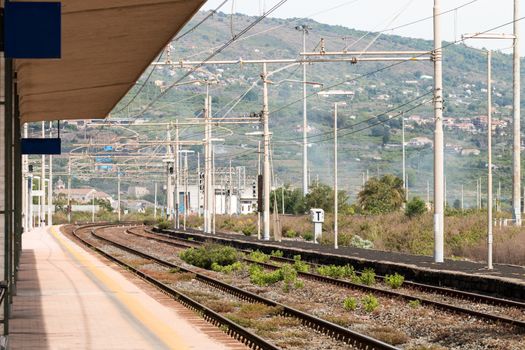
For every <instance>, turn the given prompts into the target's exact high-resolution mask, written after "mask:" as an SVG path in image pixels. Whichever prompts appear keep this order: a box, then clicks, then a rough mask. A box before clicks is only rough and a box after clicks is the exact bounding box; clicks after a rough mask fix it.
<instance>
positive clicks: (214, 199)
mask: <svg viewBox="0 0 525 350" xmlns="http://www.w3.org/2000/svg"><path fill="white" fill-rule="evenodd" d="M211 157H212V158H211V159H212V160H211V167H212V181H213V184H212V188H213V199H212V202H213V226H212V234H215V223H216V222H215V219H216V217H215V214H216V211H217V193H216V191H215V188H216V182H215V146H214V145H213V144H212V146H211Z"/></svg>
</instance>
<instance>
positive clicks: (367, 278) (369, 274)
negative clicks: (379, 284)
mask: <svg viewBox="0 0 525 350" xmlns="http://www.w3.org/2000/svg"><path fill="white" fill-rule="evenodd" d="M359 281H360V282H361V283H362V284H364V285H367V286H371V285H373V284H374V283H376V273H375V272H374V269H370V268H366V269H364V270H363V272H362V273H361V277H360V278H359Z"/></svg>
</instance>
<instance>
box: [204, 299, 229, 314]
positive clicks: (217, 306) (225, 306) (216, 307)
mask: <svg viewBox="0 0 525 350" xmlns="http://www.w3.org/2000/svg"><path fill="white" fill-rule="evenodd" d="M206 306H208V307H209V308H210V309H212V310H213V311H215V312H223V313H225V312H232V311H233V310H234V309H235V307H234V305H233V304H232V303H231V302H228V301H223V300H210V301H209V302H207V303H206Z"/></svg>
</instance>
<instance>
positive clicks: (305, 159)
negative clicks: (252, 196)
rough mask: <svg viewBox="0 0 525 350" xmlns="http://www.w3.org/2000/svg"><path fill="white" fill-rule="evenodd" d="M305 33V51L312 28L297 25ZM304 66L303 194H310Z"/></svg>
mask: <svg viewBox="0 0 525 350" xmlns="http://www.w3.org/2000/svg"><path fill="white" fill-rule="evenodd" d="M295 29H296V30H299V31H301V32H302V33H303V53H304V52H306V35H308V32H309V30H310V29H311V28H310V27H308V26H307V25H305V24H302V25H300V26H297V27H295ZM302 66H303V195H304V196H306V195H307V194H308V119H307V104H306V98H307V91H306V62H303V63H302Z"/></svg>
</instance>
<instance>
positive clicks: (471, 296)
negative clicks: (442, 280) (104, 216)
mask: <svg viewBox="0 0 525 350" xmlns="http://www.w3.org/2000/svg"><path fill="white" fill-rule="evenodd" d="M138 230H142V231H144V232H146V233H147V234H148V235H147V236H146V235H143V234H141V233H139V232H137V229H127V230H126V232H127V233H128V234H133V235H137V236H141V237H144V238H146V239H152V240H155V241H157V242H162V243H165V244H169V245H172V246H175V247H178V248H182V249H187V248H191V247H196V246H199V245H201V244H202V242H196V241H188V240H183V239H181V238H177V237H171V236H164V235H163V238H158V237H155V235H157V236H158V234H157V233H155V232H152V231H149V230H147V229H145V228H142V227H140V228H138ZM272 258H274V260H277V261H279V262H285V263H291V264H293V263H294V260H291V259H286V258H279V257H272ZM245 260H246V261H247V262H248V263H251V264H257V265H259V266H262V267H263V268H265V269H269V270H276V269H278V268H279V266H276V265H273V264H268V263H263V262H257V261H254V260H251V259H246V258H245ZM298 275H299V276H300V277H302V278H304V279H308V280H312V281H317V282H321V283H327V284H331V285H336V286H339V287H342V288H347V289H354V290H360V291H364V292H368V293H373V294H376V295H382V296H385V297H389V298H397V299H401V300H404V301H406V302H414V301H417V302H418V303H420V304H421V305H424V306H431V307H435V308H437V309H440V310H443V311H446V312H452V313H456V314H462V315H466V316H472V317H476V318H479V319H483V320H486V321H490V322H497V323H502V324H508V325H512V326H517V327H521V328H522V329H525V321H522V320H517V319H513V318H510V317H505V316H500V315H494V314H491V313H486V312H480V311H476V310H472V309H469V308H466V307H461V306H456V305H451V304H448V303H445V302H440V301H435V300H431V299H428V298H424V297H420V296H413V295H409V294H405V293H401V292H397V291H394V290H388V289H382V288H378V287H373V286H367V285H363V284H359V283H353V282H350V281H347V280H342V279H336V278H331V277H327V276H322V275H319V274H314V273H310V272H298ZM410 287H411V288H414V289H419V290H424V291H427V292H432V293H438V294H439V293H442V294H444V295H447V296H451V295H452V296H453V297H455V298H459V299H461V300H465V301H467V300H468V301H472V300H474V301H476V302H483V303H487V304H491V305H497V306H502V307H513V308H520V309H525V304H524V303H520V302H516V301H512V300H507V299H499V298H495V297H490V296H485V295H480V294H475V293H468V292H462V291H455V290H453V292H451V291H450V290H449V289H446V288H441V287H434V286H428V285H420V284H416V286H414V285H413V284H412V285H410Z"/></svg>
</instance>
